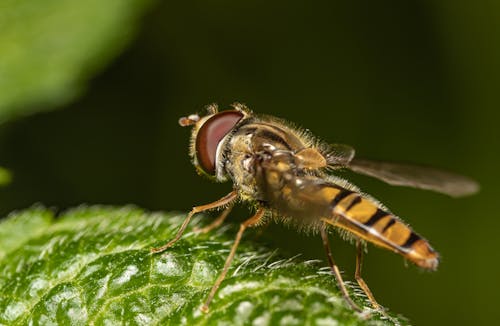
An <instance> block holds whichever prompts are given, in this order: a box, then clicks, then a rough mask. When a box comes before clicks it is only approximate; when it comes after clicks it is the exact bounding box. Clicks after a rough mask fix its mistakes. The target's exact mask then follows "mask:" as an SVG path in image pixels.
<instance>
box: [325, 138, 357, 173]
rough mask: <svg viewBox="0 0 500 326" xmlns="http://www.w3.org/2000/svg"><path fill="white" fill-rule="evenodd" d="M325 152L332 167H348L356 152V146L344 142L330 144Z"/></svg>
mask: <svg viewBox="0 0 500 326" xmlns="http://www.w3.org/2000/svg"><path fill="white" fill-rule="evenodd" d="M325 152H326V153H327V154H326V155H325V158H326V161H327V163H328V165H329V166H330V167H332V168H341V167H347V165H348V164H349V162H351V160H352V159H353V158H354V155H355V154H356V151H355V150H354V148H352V147H351V146H349V145H344V144H330V145H328V148H327V149H326V151H325Z"/></svg>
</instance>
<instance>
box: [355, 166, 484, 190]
mask: <svg viewBox="0 0 500 326" xmlns="http://www.w3.org/2000/svg"><path fill="white" fill-rule="evenodd" d="M347 167H348V168H349V169H350V170H352V171H354V172H356V173H360V174H364V175H368V176H371V177H374V178H377V179H380V180H382V181H385V182H386V183H388V184H390V185H394V186H406V187H413V188H419V189H425V190H432V191H436V192H440V193H443V194H446V195H449V196H452V197H462V196H467V195H471V194H473V193H476V192H477V191H478V190H479V185H478V183H477V182H475V181H474V180H472V179H470V178H467V177H464V176H461V175H458V174H454V173H451V172H447V171H443V170H439V169H436V168H431V167H426V166H419V165H411V164H403V163H391V162H379V161H371V160H365V159H353V160H351V161H350V163H349V164H348V166H347Z"/></svg>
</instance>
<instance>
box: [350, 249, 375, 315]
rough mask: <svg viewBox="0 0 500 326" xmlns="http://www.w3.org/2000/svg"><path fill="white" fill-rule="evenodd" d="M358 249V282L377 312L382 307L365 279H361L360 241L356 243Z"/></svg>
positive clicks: (361, 257)
mask: <svg viewBox="0 0 500 326" xmlns="http://www.w3.org/2000/svg"><path fill="white" fill-rule="evenodd" d="M356 248H357V251H358V252H357V254H356V273H355V277H356V281H357V282H358V284H359V286H360V287H361V289H362V290H363V292H365V294H366V296H367V297H368V300H370V302H371V303H372V306H373V308H375V309H376V310H380V305H379V304H378V303H377V300H375V297H374V296H373V294H372V291H370V288H369V287H368V285H367V284H366V282H365V280H363V278H362V277H361V267H362V266H363V246H362V245H361V241H360V240H359V239H358V240H357V241H356Z"/></svg>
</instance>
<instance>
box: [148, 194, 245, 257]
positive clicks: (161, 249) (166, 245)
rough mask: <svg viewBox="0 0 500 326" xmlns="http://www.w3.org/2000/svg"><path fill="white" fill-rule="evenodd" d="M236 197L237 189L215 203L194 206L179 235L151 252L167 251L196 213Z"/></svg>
mask: <svg viewBox="0 0 500 326" xmlns="http://www.w3.org/2000/svg"><path fill="white" fill-rule="evenodd" d="M236 198H238V192H237V191H236V190H233V191H231V192H230V193H229V194H227V195H226V196H224V197H222V198H221V199H219V200H217V201H214V202H213V203H210V204H206V205H201V206H195V207H193V209H192V210H191V211H190V212H189V214H188V215H187V216H186V219H185V220H184V222H183V223H182V225H181V227H180V229H179V231H177V235H176V236H175V237H174V238H173V239H172V240H170V241H169V242H168V243H167V244H165V245H163V246H161V247H158V248H151V252H152V253H159V252H162V251H165V250H166V249H168V248H170V247H171V246H172V245H173V244H174V243H176V242H177V241H178V240H179V239H180V238H181V237H182V234H183V233H184V231H185V230H186V227H187V226H188V224H189V221H191V218H192V217H193V215H194V214H196V213H200V212H204V211H207V210H210V209H214V208H218V207H221V206H225V205H228V204H231V203H232V202H233V201H234V200H236Z"/></svg>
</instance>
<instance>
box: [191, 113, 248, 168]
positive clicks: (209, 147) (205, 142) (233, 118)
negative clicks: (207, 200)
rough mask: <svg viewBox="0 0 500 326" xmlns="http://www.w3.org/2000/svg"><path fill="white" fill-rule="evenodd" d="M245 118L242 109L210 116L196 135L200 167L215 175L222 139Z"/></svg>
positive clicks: (197, 157) (197, 156)
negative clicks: (216, 160) (218, 148)
mask: <svg viewBox="0 0 500 326" xmlns="http://www.w3.org/2000/svg"><path fill="white" fill-rule="evenodd" d="M241 118H243V113H241V112H240V111H222V112H220V113H217V114H215V115H214V116H212V117H210V118H209V119H208V120H207V121H205V123H203V125H202V126H201V128H200V130H198V134H197V136H196V145H195V147H196V159H197V161H198V164H199V165H200V168H201V169H202V170H203V171H204V172H205V173H207V174H209V175H215V165H216V162H215V159H216V154H217V147H218V146H219V143H220V141H221V140H222V139H223V138H224V136H226V135H227V134H228V133H229V132H230V131H231V129H233V128H234V126H235V125H236V124H237V123H238V121H240V119H241Z"/></svg>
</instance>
